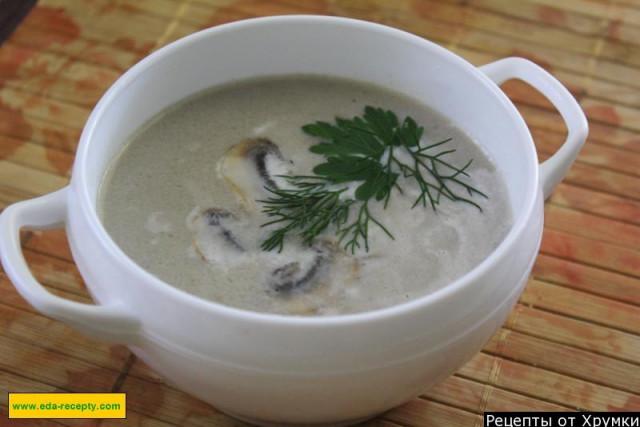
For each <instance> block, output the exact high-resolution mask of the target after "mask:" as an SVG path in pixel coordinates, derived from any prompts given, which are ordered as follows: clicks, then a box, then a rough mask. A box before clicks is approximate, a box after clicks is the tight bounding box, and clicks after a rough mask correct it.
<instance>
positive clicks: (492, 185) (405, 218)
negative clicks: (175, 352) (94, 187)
mask: <svg viewBox="0 0 640 427" xmlns="http://www.w3.org/2000/svg"><path fill="white" fill-rule="evenodd" d="M423 101H424V103H422V102H419V101H417V100H414V99H411V98H409V97H407V96H404V95H402V94H399V93H396V92H393V91H390V90H387V89H385V88H381V87H377V86H373V85H369V84H363V83H360V82H356V81H351V80H342V79H335V78H327V77H321V76H285V77H270V78H263V79H256V80H248V81H241V82H237V83H233V84H229V85H226V86H222V87H218V88H215V89H213V90H209V91H205V92H203V93H200V94H197V95H196V96H193V97H190V98H188V99H186V100H184V101H183V102H181V103H179V104H177V105H175V106H173V107H171V108H169V109H167V110H166V111H164V112H162V113H161V114H159V115H158V116H157V117H155V118H154V119H153V120H151V121H150V122H149V123H148V124H147V125H145V126H144V127H143V128H142V129H140V130H139V131H138V132H137V133H136V134H135V135H134V136H133V137H132V138H131V139H130V141H129V142H128V143H127V144H126V146H125V148H124V149H123V151H122V152H121V154H120V155H119V156H118V157H117V158H116V159H115V160H114V161H113V162H112V164H111V165H110V168H109V170H108V171H107V174H106V176H105V178H104V181H103V184H102V188H101V191H100V196H99V201H98V211H99V214H100V216H101V219H102V222H103V224H104V226H105V228H106V230H107V231H108V233H109V234H110V236H111V237H112V238H113V240H114V241H115V242H116V243H117V244H118V245H119V247H120V248H121V249H122V250H123V251H124V252H125V253H126V254H127V255H128V256H129V257H130V258H132V259H133V260H134V261H135V262H136V263H137V264H139V265H140V266H142V267H143V268H144V269H146V270H147V271H149V272H151V273H152V274H154V275H156V276H157V277H158V278H160V279H162V280H163V281H165V282H167V283H168V284H170V285H173V286H175V287H177V288H179V289H182V290H184V291H186V292H189V293H192V294H194V295H197V296H199V297H202V298H206V299H209V300H212V301H216V302H219V303H222V304H225V305H228V306H232V307H238V308H242V309H247V310H253V311H259V312H268V313H278V314H292V315H335V314H346V313H356V312H362V311H367V310H374V309H379V308H383V307H387V306H391V305H394V304H398V303H402V302H405V301H407V300H410V299H414V298H418V297H421V296H424V295H426V294H428V293H431V292H433V291H435V290H437V289H439V288H441V287H443V286H445V285H446V284H448V283H451V282H452V281H454V280H455V279H457V278H459V277H460V276H462V275H464V274H465V273H467V272H468V271H470V270H471V269H472V268H473V267H475V266H476V265H478V264H479V263H480V262H481V261H482V260H483V259H485V258H486V257H487V256H488V255H489V254H490V253H491V252H492V251H493V250H494V249H495V248H496V246H497V245H498V244H499V243H500V241H501V240H502V239H503V238H504V236H505V235H506V233H507V231H508V230H509V228H510V226H511V223H512V214H511V208H510V205H509V202H508V196H507V191H506V186H505V184H504V182H503V181H502V177H501V175H500V173H499V172H498V171H497V170H496V168H495V167H494V166H493V164H492V163H491V161H490V159H489V158H488V157H487V155H486V154H485V153H484V152H483V151H482V150H481V149H480V148H479V147H478V145H476V144H475V143H474V142H473V140H472V138H470V137H469V136H468V135H466V134H465V133H464V132H462V131H461V130H460V129H459V128H457V127H456V126H455V124H453V123H451V122H450V121H449V120H447V119H446V118H445V117H442V116H441V115H439V114H438V113H437V112H436V111H434V110H433V109H431V108H429V107H427V106H426V105H425V103H426V104H431V103H433V104H434V105H436V103H437V100H423ZM367 106H369V109H368V110H366V111H368V112H369V113H368V114H369V116H366V115H365V116H363V114H365V113H364V112H365V107H367ZM371 107H373V108H371ZM383 111H391V112H393V113H395V116H397V118H398V126H397V127H396V128H394V130H393V131H392V132H387V133H386V134H385V131H384V129H383V128H384V126H386V125H385V123H386V120H387V118H388V117H389V116H388V115H384V114H382V112H383ZM374 113H375V114H374ZM378 113H379V114H378ZM376 114H378V115H377V116H376ZM336 117H339V118H344V119H352V118H354V117H365V119H357V120H356V119H354V120H352V121H344V120H343V121H342V122H339V121H336ZM406 117H410V118H411V119H413V121H415V123H417V126H423V127H424V132H422V133H420V132H419V129H417V128H416V127H415V126H412V124H411V121H404V120H405V118H406ZM376 120H378V121H377V122H376ZM318 121H320V122H324V125H317V126H315V127H313V126H312V127H306V128H305V129H306V130H303V126H305V125H309V124H314V123H316V122H318ZM387 124H388V123H387ZM329 125H331V126H334V127H330V126H329ZM338 125H339V126H342V127H341V128H340V129H339V130H340V132H343V133H344V135H343V134H341V133H340V132H338V131H337V130H336V129H338V127H335V126H338ZM361 125H362V126H365V127H366V126H369V125H371V127H370V128H367V129H369V130H366V129H365V130H364V131H362V132H361V133H359V134H358V133H357V132H360V131H361V129H358V127H361ZM391 125H393V123H391ZM391 125H390V126H391ZM378 127H380V128H381V130H380V132H381V135H382V134H384V135H387V137H388V138H391V139H389V141H392V140H393V141H396V142H395V143H391V142H390V143H389V145H388V146H384V145H380V146H379V145H376V144H377V143H376V144H373V145H374V146H375V147H378V148H379V147H382V148H380V149H379V151H378V153H379V154H378V157H377V159H378V160H375V162H374V163H373V166H375V167H374V168H373V169H372V168H371V167H370V166H371V164H369V166H367V168H363V169H362V170H358V171H355V169H358V168H359V166H356V167H351V166H350V165H364V164H365V163H364V162H365V160H363V158H364V155H363V154H356V155H355V156H354V155H352V154H353V153H351V154H349V155H347V154H344V153H343V152H342V151H340V150H343V149H344V145H345V144H347V142H348V143H352V142H353V144H355V145H353V146H352V147H350V148H347V150H356V151H357V150H359V148H358V147H359V146H358V144H359V142H361V141H365V142H366V141H369V143H371V140H367V139H366V138H368V137H369V136H368V135H371V134H373V133H374V132H371V131H370V129H374V130H377V129H378ZM387 127H388V126H387ZM388 128H389V129H391V128H390V127H388ZM327 129H333V130H329V131H326V130H327ZM334 131H335V132H334ZM396 131H397V133H398V135H397V137H398V139H393V138H396V136H394V135H395V133H394V132H396ZM404 131H406V132H408V133H406V132H405V133H403V134H402V135H400V133H401V132H404ZM327 132H328V133H327ZM332 132H334V133H336V132H337V133H336V134H337V135H338V136H337V137H336V138H337V139H335V140H334V141H332V140H331V134H332ZM351 133H354V134H353V135H351ZM400 136H402V137H403V138H404V139H401V138H400ZM414 136H415V138H414ZM340 138H342V139H340ZM362 138H365V139H362ZM411 138H414V139H411ZM380 140H381V141H382V140H384V138H381V139H380ZM336 141H337V142H336ZM345 141H346V142H345ZM407 141H413V142H407ZM340 144H342V145H340ZM339 145H340V146H339ZM314 146H317V147H319V148H314V149H313V151H314V152H312V151H311V150H310V148H311V147H314ZM354 147H355V148H354ZM385 147H386V148H385ZM378 148H376V149H378ZM453 150H455V151H453ZM418 154H425V156H421V157H419V156H418ZM332 156H333V157H334V158H333V159H330V157H332ZM340 156H342V157H340ZM429 156H430V157H429ZM336 159H337V160H336ZM354 159H355V160H354ZM342 160H344V161H345V162H346V161H350V162H354V163H344V164H345V165H346V166H348V167H346V168H345V169H346V172H345V170H342V169H340V168H336V164H338V163H339V161H342ZM369 160H370V159H369ZM469 160H472V162H471V163H470V164H468V162H469ZM416 161H422V164H419V163H416ZM320 164H324V166H322V167H316V166H318V165H320ZM340 164H342V163H340ZM465 165H468V166H467V167H466V168H465ZM338 166H339V165H338ZM385 168H386V169H385ZM352 170H353V172H352ZM371 170H375V171H377V172H375V173H374V172H371ZM430 170H431V171H434V173H430V172H429V171H430ZM385 171H386V172H385ZM417 174H419V175H420V176H421V177H422V178H423V179H422V180H420V179H418V178H416V175H417ZM345 176H346V177H345ZM358 178H361V179H358ZM367 180H368V181H367ZM385 180H386V181H385ZM382 181H384V182H382ZM363 182H367V185H366V186H362V184H363ZM443 184H446V185H447V187H446V188H444V187H442V185H443ZM476 190H477V191H476ZM367 196H368V198H367ZM378 199H380V200H378ZM301 201H303V202H304V207H303V208H300V206H302V205H301V204H300V202H301ZM312 202H313V203H315V202H318V203H320V204H322V203H324V205H323V209H320V208H317V209H315V208H313V209H315V210H313V209H312V206H317V205H313V203H312ZM296 203H298V204H296ZM432 203H433V205H432ZM296 206H297V207H298V208H300V209H298V210H297V211H294V209H295V208H296ZM434 206H435V209H434ZM294 212H295V213H294ZM305 215H306V216H305ZM294 217H295V218H294ZM367 218H368V219H369V221H368V222H367V221H366V220H367ZM277 220H280V221H279V222H275V223H274V221H277ZM294 220H299V222H298V223H293V221H294ZM269 223H271V224H269ZM265 224H266V225H265ZM296 224H297V225H296ZM287 226H289V229H286V227H287ZM350 226H351V227H350ZM296 227H297V228H296ZM323 227H324V228H323ZM305 230H306V231H305ZM285 231H286V233H285ZM303 232H306V234H304V233H303ZM279 233H280V234H279ZM340 237H342V240H340Z"/></svg>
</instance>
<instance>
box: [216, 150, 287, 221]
mask: <svg viewBox="0 0 640 427" xmlns="http://www.w3.org/2000/svg"><path fill="white" fill-rule="evenodd" d="M290 167H291V162H289V161H287V160H285V158H284V157H283V156H282V152H281V151H280V148H279V147H278V146H277V145H276V144H274V143H273V142H271V141H270V140H269V139H267V138H248V139H244V140H242V141H240V142H238V143H237V144H235V145H233V146H232V147H231V148H229V149H228V150H227V152H226V153H225V155H224V157H223V159H222V162H221V164H220V173H221V175H222V177H223V178H224V180H225V181H226V182H227V184H228V185H229V187H231V189H232V190H233V191H234V192H235V193H236V195H237V196H238V199H239V201H240V203H241V205H242V206H243V207H244V208H245V209H247V210H249V211H255V210H256V204H255V200H256V199H259V198H261V197H262V196H263V195H264V194H265V187H266V188H271V189H277V188H279V187H280V186H279V185H278V182H277V181H278V178H277V175H285V174H287V173H289V172H290Z"/></svg>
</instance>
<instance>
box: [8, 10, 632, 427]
mask: <svg viewBox="0 0 640 427" xmlns="http://www.w3.org/2000/svg"><path fill="white" fill-rule="evenodd" d="M291 13H312V14H330V15H340V16H348V17H354V18H361V19H366V20H370V21H375V22H380V23H384V24H388V25H391V26H395V27H398V28H401V29H404V30H407V31H410V32H413V33H415V34H418V35H420V36H423V37H425V38H428V39H430V40H433V41H435V42H437V43H439V44H441V45H442V46H444V47H446V48H448V49H451V50H453V51H454V52H456V53H458V54H459V55H461V56H463V57H464V58H466V59H467V60H469V61H470V62H472V63H474V64H477V65H480V64H484V63H487V62H490V61H493V60H495V59H498V58H502V57H505V56H511V55H517V56H523V57H526V58H529V59H531V60H533V61H535V62H537V63H538V64H540V65H542V66H543V67H545V68H546V69H547V70H549V71H550V72H552V73H553V74H554V75H555V76H557V77H558V78H559V79H560V80H561V81H562V82H563V83H564V84H565V85H566V86H567V87H568V88H570V90H571V91H572V93H573V94H574V96H575V97H576V98H577V99H578V100H579V102H580V104H581V105H582V107H583V108H584V110H585V112H586V114H587V116H588V118H589V121H590V128H591V132H590V135H589V139H588V141H587V144H586V146H585V148H584V150H583V151H582V153H581V155H580V157H579V158H578V161H577V163H576V164H575V165H574V167H573V168H572V169H571V172H570V173H569V175H568V176H567V178H566V179H565V180H564V181H563V183H562V184H560V186H559V187H558V189H557V191H556V192H555V194H554V195H553V197H551V199H550V200H549V201H548V202H547V204H546V208H545V214H546V217H545V221H546V223H545V230H544V240H543V243H542V249H541V253H540V256H539V257H538V259H537V262H536V265H535V268H534V271H533V274H532V277H531V279H530V281H529V284H528V286H527V288H526V290H525V292H524V294H523V295H522V298H521V299H520V301H519V303H518V305H517V306H516V308H515V309H514V311H513V313H512V314H511V317H510V318H509V320H508V321H507V322H506V324H505V325H504V326H503V328H502V329H500V330H499V331H498V333H497V334H496V335H495V336H494V337H493V339H492V340H491V342H490V343H489V344H488V345H487V346H486V347H485V348H484V350H483V351H482V352H481V353H479V354H478V355H477V356H476V357H474V358H473V360H472V361H471V362H469V363H468V364H467V365H466V366H465V367H464V368H462V369H461V370H460V372H458V373H457V374H455V375H453V376H452V377H450V378H449V379H448V380H446V381H445V382H444V383H442V384H440V385H439V386H437V387H435V388H433V389H432V390H430V391H429V392H428V393H426V394H425V395H424V396H421V397H420V398H418V399H415V400H414V401H412V402H410V403H408V404H406V405H404V406H402V407H399V408H396V409H394V410H392V411H390V412H388V413H386V414H384V415H383V416H381V417H380V418H378V419H376V420H373V421H371V422H368V423H367V424H366V425H367V426H396V425H401V426H409V425H411V426H464V427H467V426H468V427H472V426H478V425H482V413H483V412H484V411H500V410H508V411H515V410H535V411H537V410H545V411H546V410H590V411H611V410H634V411H640V280H639V278H640V78H639V77H640V73H639V71H638V69H640V3H639V2H638V1H635V0H618V1H609V2H607V1H596V0H563V1H557V0H519V1H509V0H467V1H454V0H448V1H447V0H442V1H436V0H422V1H418V0H415V1H410V0H405V1H394V2H389V1H382V0H358V1H355V0H354V1H347V0H334V1H322V0H317V1H298V0H295V1H294V0H278V1H259V0H238V1H231V0H193V1H186V0H155V1H151V0H143V1H138V0H119V1H117V0H84V1H78V0H41V1H40V2H39V3H38V5H37V6H36V7H35V8H34V9H33V10H32V11H31V13H30V14H29V15H28V16H27V18H26V19H25V20H24V21H23V22H22V23H21V24H20V26H19V27H18V28H17V30H16V31H15V32H14V33H13V34H12V36H11V37H10V38H9V40H8V41H7V42H6V43H5V44H4V45H3V46H2V47H1V48H0V204H1V205H0V207H4V206H7V205H8V204H10V203H13V202H16V201H19V200H23V199H26V198H31V197H33V196H37V195H40V194H44V193H47V192H50V191H53V190H55V189H58V188H61V187H63V186H65V185H66V184H67V182H68V178H69V173H70V166H71V164H72V162H73V157H74V152H75V149H76V144H77V141H78V137H79V134H80V131H81V128H82V126H83V124H84V122H85V120H86V119H87V117H88V115H89V112H90V111H91V109H92V107H93V106H94V104H95V103H96V102H97V100H98V99H99V97H100V96H101V94H102V93H103V92H104V91H105V90H106V89H107V88H108V87H109V85H110V84H111V83H112V82H113V81H114V80H115V79H117V78H118V76H120V75H121V74H122V73H123V72H124V71H125V70H126V69H127V68H129V67H130V66H131V65H133V64H134V63H135V62H136V61H138V60H139V59H141V58H142V57H144V56H145V55H147V54H148V53H150V52H152V51H153V50H155V49H157V48H158V47H160V46H162V45H165V44H167V43H169V42H171V41H173V40H175V39H177V38H180V37H182V36H185V35H187V34H190V33H193V32H194V31H197V30H199V29H202V28H206V27H210V26H212V25H216V24H220V23H223V22H228V21H233V20H238V19H242V18H247V17H253V16H262V15H277V14H291ZM503 88H504V90H505V91H506V92H507V94H508V95H509V97H510V98H511V99H512V100H514V102H515V103H516V105H517V107H518V108H519V110H520V111H521V112H522V114H523V115H524V117H525V119H526V121H527V123H528V124H529V126H530V127H531V130H532V133H533V136H534V139H535V141H536V146H537V149H538V153H539V155H540V157H541V158H542V159H544V158H546V157H547V156H549V155H550V154H551V153H553V152H554V151H555V150H556V149H557V148H558V147H559V145H560V144H561V143H562V141H563V140H564V137H565V132H566V130H565V128H564V124H563V121H562V120H561V118H560V117H559V115H558V114H557V112H556V111H555V110H554V109H553V108H552V107H551V105H550V104H549V103H548V102H547V101H546V100H544V98H542V97H541V96H540V95H539V94H538V93H536V92H535V91H534V90H533V89H531V88H529V87H527V86H526V85H524V84H520V83H517V82H509V83H508V84H505V85H504V86H503ZM23 246H24V248H25V256H26V258H27V260H28V262H29V264H30V266H31V268H32V269H33V271H34V273H35V275H36V276H37V277H38V278H39V279H40V280H41V281H42V282H43V283H44V284H45V285H46V286H47V288H48V289H49V290H50V291H51V292H53V293H55V294H57V295H61V296H63V297H65V298H69V299H73V300H77V301H90V299H89V296H88V294H87V292H86V290H85V288H84V285H83V283H82V279H81V278H80V276H79V274H78V273H77V271H76V269H75V267H74V264H73V261H72V259H71V255H70V253H69V249H68V247H67V243H66V237H65V236H64V234H63V232H61V231H47V232H26V233H25V234H24V235H23ZM0 290H1V292H0V324H1V325H2V328H0V391H1V393H2V395H1V396H0V420H1V421H0V424H2V423H4V421H6V417H7V407H6V404H7V399H6V394H7V392H8V391H73V392H80V391H86V392H104V391H123V392H126V393H127V407H128V411H127V413H128V423H134V422H138V423H143V424H144V425H167V424H175V425H215V426H231V425H242V424H241V423H239V422H237V421H234V420H232V419H230V418H228V417H226V416H225V415H223V414H221V413H220V412H218V411H217V410H216V409H214V408H212V407H211V406H209V405H207V404H204V403H202V402H200V401H198V400H196V399H194V398H192V397H190V396H189V395H187V394H185V393H183V392H180V391H178V390H176V389H175V388H172V387H171V386H169V385H167V384H165V383H164V382H163V380H162V379H161V378H160V377H159V376H158V375H157V374H155V373H154V372H152V371H151V370H150V369H148V368H147V367H146V366H145V365H144V364H143V363H142V362H140V361H139V360H137V359H136V358H135V357H134V356H133V355H132V354H131V353H130V352H129V351H128V350H127V349H126V348H125V347H122V346H114V345H107V344H104V343H100V342H96V341H92V340H90V339H88V338H86V337H84V336H82V335H81V334H79V333H77V332H75V331H74V330H72V329H70V328H69V327H67V326H65V325H64V324H62V323H59V322H56V321H53V320H50V319H48V318H46V317H43V316H41V315H40V314H38V313H37V311H36V310H34V309H33V308H32V307H31V306H29V305H28V304H27V303H25V301H24V300H23V299H22V298H21V297H20V296H19V295H18V294H17V293H16V291H15V290H14V288H13V286H12V285H11V284H10V283H9V282H8V280H7V278H6V276H5V275H4V274H3V273H0ZM118 423H119V422H118V421H102V424H106V425H109V424H118ZM41 424H43V425H48V424H65V425H66V424H69V425H77V424H80V425H86V424H87V423H86V422H85V421H74V420H56V421H55V422H53V421H43V422H42V423H41ZM25 425H34V423H33V422H29V423H27V424H25ZM91 425H93V423H92V424H91Z"/></svg>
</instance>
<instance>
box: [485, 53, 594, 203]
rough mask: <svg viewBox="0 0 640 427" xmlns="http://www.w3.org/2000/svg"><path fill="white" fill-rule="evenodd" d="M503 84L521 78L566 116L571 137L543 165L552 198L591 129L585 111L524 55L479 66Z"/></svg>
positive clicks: (542, 174)
mask: <svg viewBox="0 0 640 427" xmlns="http://www.w3.org/2000/svg"><path fill="white" fill-rule="evenodd" d="M479 69H480V71H482V72H483V73H484V74H485V75H486V76H487V77H489V79H491V80H492V81H493V82H494V83H495V84H497V85H499V84H501V83H503V82H504V81H506V80H509V79H520V80H522V81H524V82H525V83H528V84H529V85H531V86H533V87H534V88H535V89H537V90H538V91H539V92H540V93H542V94H543V95H544V96H545V97H546V98H547V99H548V100H549V101H550V102H551V103H552V104H553V106H554V107H556V109H557V110H558V111H559V112H560V115H561V116H562V118H563V119H564V121H565V123H566V125H567V130H568V133H567V139H566V140H565V142H564V144H563V145H562V146H561V147H560V149H559V150H558V151H557V152H556V153H555V154H554V155H553V156H551V157H550V158H549V159H547V160H546V161H545V162H543V163H542V164H541V165H540V185H541V187H542V194H544V198H545V199H546V198H548V197H549V196H550V195H551V193H553V190H554V189H555V188H556V186H557V185H558V184H559V183H560V181H562V179H563V178H564V177H565V175H566V174H567V172H569V168H570V167H571V165H572V164H573V162H574V161H575V159H576V157H577V156H578V153H579V152H580V148H582V146H583V145H584V141H585V140H586V139H587V133H589V125H588V124H587V118H586V117H585V115H584V112H583V111H582V109H581V108H580V105H578V102H577V101H576V100H575V98H574V97H573V96H572V95H571V93H569V91H568V90H567V89H566V88H565V87H564V86H563V85H562V83H560V82H559V81H558V80H557V79H556V78H555V77H553V76H552V75H551V74H549V73H548V72H547V71H546V70H545V69H543V68H542V67H540V66H538V65H536V64H534V63H533V62H531V61H529V60H526V59H523V58H505V59H501V60H498V61H495V62H492V63H490V64H486V65H483V66H482V67H479Z"/></svg>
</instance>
